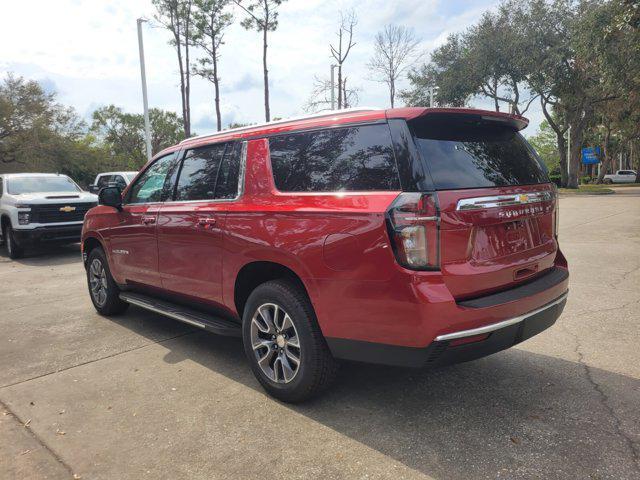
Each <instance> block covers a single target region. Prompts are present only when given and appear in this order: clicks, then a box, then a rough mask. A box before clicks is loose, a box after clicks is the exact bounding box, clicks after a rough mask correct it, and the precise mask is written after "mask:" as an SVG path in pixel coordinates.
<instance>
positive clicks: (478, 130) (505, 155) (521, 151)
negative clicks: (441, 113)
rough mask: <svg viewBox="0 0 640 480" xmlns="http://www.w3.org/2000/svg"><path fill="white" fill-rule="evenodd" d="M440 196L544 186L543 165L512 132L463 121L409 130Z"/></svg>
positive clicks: (425, 123) (427, 123)
mask: <svg viewBox="0 0 640 480" xmlns="http://www.w3.org/2000/svg"><path fill="white" fill-rule="evenodd" d="M412 129H413V132H414V136H415V139H416V144H417V145H418V149H419V150H420V153H421V155H422V158H423V159H424V161H425V162H426V165H427V168H428V171H430V172H431V176H432V177H433V183H434V185H435V188H436V189H438V190H444V189H458V188H481V187H495V186H509V185H530V184H536V183H546V182H548V181H549V180H548V178H547V175H546V171H545V168H544V166H543V164H542V162H541V161H540V160H539V159H538V157H537V155H536V154H535V151H534V150H533V149H532V148H531V147H530V146H529V144H528V143H527V142H526V140H525V139H524V138H523V137H522V136H521V135H520V134H519V133H518V132H517V131H515V130H514V129H512V128H509V127H505V126H496V125H495V124H483V123H481V122H476V123H472V122H469V123H464V122H462V121H457V122H456V121H455V120H449V121H439V120H434V121H421V122H420V123H417V124H416V123H414V124H413V125H412Z"/></svg>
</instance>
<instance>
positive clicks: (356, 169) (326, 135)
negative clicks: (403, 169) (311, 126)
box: [269, 125, 400, 192]
mask: <svg viewBox="0 0 640 480" xmlns="http://www.w3.org/2000/svg"><path fill="white" fill-rule="evenodd" d="M269 149H270V153H271V165H272V168H273V177H274V180H275V184H276V187H277V188H278V190H281V191H285V192H331V191H341V190H343V191H344V190H350V191H358V190H400V181H399V178H398V171H397V168H396V163H395V158H394V156H393V149H392V147H391V136H390V134H389V127H388V126H387V125H366V126H361V127H349V128H336V129H328V130H320V131H315V132H304V133H294V134H290V135H283V136H280V137H274V138H272V139H270V141H269Z"/></svg>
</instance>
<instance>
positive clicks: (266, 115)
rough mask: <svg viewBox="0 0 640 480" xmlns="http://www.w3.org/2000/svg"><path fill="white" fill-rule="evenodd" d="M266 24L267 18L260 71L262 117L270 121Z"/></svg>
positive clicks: (265, 24) (263, 35)
mask: <svg viewBox="0 0 640 480" xmlns="http://www.w3.org/2000/svg"><path fill="white" fill-rule="evenodd" d="M267 25H268V20H267V19H265V22H264V25H263V29H262V71H263V74H264V118H265V120H266V121H267V122H269V121H271V111H270V109H269V70H267V32H268V30H267Z"/></svg>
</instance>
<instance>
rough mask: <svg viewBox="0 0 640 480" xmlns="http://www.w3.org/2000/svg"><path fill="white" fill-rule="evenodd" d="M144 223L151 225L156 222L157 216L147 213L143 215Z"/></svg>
mask: <svg viewBox="0 0 640 480" xmlns="http://www.w3.org/2000/svg"><path fill="white" fill-rule="evenodd" d="M142 223H144V224H145V225H149V224H150V223H156V217H151V216H147V215H145V216H143V217H142Z"/></svg>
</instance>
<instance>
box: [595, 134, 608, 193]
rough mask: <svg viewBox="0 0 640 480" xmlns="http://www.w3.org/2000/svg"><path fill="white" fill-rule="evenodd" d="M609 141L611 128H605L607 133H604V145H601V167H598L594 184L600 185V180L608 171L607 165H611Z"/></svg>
mask: <svg viewBox="0 0 640 480" xmlns="http://www.w3.org/2000/svg"><path fill="white" fill-rule="evenodd" d="M610 141H611V127H610V126H607V133H605V135H604V144H603V145H602V157H603V158H602V165H600V175H598V179H597V180H596V183H602V180H603V179H604V176H605V175H606V173H607V170H608V169H609V165H610V164H611V148H610V145H609V144H610Z"/></svg>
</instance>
